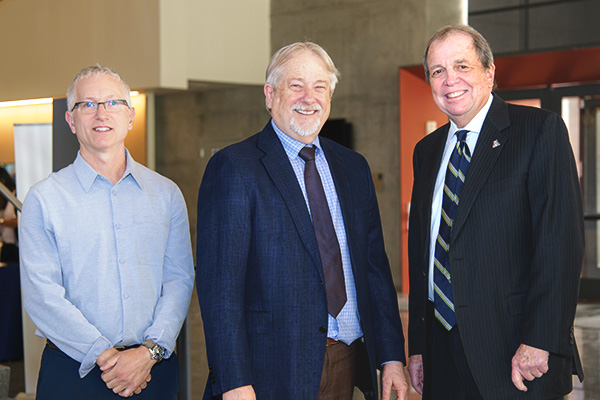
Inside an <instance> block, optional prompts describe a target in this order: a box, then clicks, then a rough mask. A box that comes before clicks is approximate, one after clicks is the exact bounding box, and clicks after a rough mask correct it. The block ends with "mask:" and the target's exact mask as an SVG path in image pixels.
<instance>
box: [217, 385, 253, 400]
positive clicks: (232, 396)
mask: <svg viewBox="0 0 600 400" xmlns="http://www.w3.org/2000/svg"><path fill="white" fill-rule="evenodd" d="M223 400H256V394H254V389H253V388H252V386H249V385H248V386H241V387H239V388H235V389H232V390H230V391H228V392H225V393H223Z"/></svg>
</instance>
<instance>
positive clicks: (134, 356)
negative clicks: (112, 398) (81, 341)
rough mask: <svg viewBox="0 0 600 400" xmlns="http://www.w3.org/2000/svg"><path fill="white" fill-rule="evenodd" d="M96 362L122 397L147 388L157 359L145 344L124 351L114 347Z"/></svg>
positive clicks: (113, 389)
mask: <svg viewBox="0 0 600 400" xmlns="http://www.w3.org/2000/svg"><path fill="white" fill-rule="evenodd" d="M96 364H97V365H98V367H100V370H101V371H102V380H103V381H104V383H106V386H107V387H108V388H109V389H111V390H112V391H113V392H114V393H115V394H118V395H119V396H121V397H131V396H133V395H134V394H140V393H141V392H142V390H144V389H145V388H146V386H147V385H148V382H150V379H151V378H152V377H151V375H150V371H151V370H152V367H153V366H154V364H156V360H153V359H152V357H151V356H150V352H149V351H148V349H147V348H146V347H144V346H140V347H136V348H132V349H128V350H123V351H119V350H117V349H115V348H114V347H112V348H110V349H108V350H105V351H104V352H102V354H100V356H98V359H97V360H96Z"/></svg>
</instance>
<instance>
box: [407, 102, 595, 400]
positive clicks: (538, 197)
mask: <svg viewBox="0 0 600 400" xmlns="http://www.w3.org/2000/svg"><path fill="white" fill-rule="evenodd" d="M448 129H449V124H447V125H444V126H443V127H441V128H439V129H438V130H436V131H435V132H433V133H431V134H430V135H428V136H427V137H425V138H424V139H422V140H421V141H420V142H419V143H418V144H417V145H416V147H415V151H414V157H413V167H414V186H413V192H412V200H411V213H410V219H409V264H410V273H409V275H410V295H409V353H410V354H411V355H413V354H425V355H427V351H428V349H427V347H428V346H427V339H426V337H427V336H426V334H427V333H426V330H427V329H426V326H427V323H428V322H429V319H430V318H432V316H430V315H426V314H427V313H426V304H427V298H428V273H429V243H430V240H431V238H430V224H431V204H432V198H433V191H434V185H435V180H436V177H437V174H438V170H439V168H440V162H441V158H442V152H443V149H444V146H445V142H446V138H447V134H448ZM460 197H461V198H460V203H459V206H458V209H457V213H456V217H455V221H454V228H453V231H452V234H451V238H450V243H449V244H450V250H449V260H450V270H451V275H452V294H453V297H454V305H455V312H456V318H457V325H458V327H459V333H460V338H461V340H462V343H463V347H464V350H465V355H466V358H467V361H468V363H469V366H470V369H471V372H472V373H473V377H474V379H475V382H476V383H477V386H478V388H479V390H480V393H481V394H482V396H483V397H484V398H485V399H511V400H512V399H520V398H524V399H525V398H535V399H546V398H555V397H559V396H562V395H564V394H566V393H568V392H570V390H571V386H572V379H571V373H572V366H573V365H575V366H576V367H577V370H578V373H579V374H581V364H580V360H579V356H578V353H577V347H576V344H575V339H574V336H573V320H574V317H575V308H576V305H577V297H578V291H579V275H580V272H581V266H582V262H583V247H584V232H583V212H582V201H581V193H580V187H579V181H578V176H577V171H576V166H575V161H574V157H573V153H572V150H571V146H570V143H569V137H568V134H567V129H566V127H565V125H564V123H563V121H562V119H561V118H560V117H559V116H558V115H556V114H554V113H551V112H549V111H545V110H540V109H536V108H530V107H522V106H515V105H511V104H507V103H505V102H504V101H502V100H501V99H499V98H498V97H496V96H494V100H493V102H492V105H491V108H490V110H489V112H488V114H487V117H486V119H485V121H484V123H483V127H482V129H481V132H480V135H479V139H478V142H477V147H476V148H475V152H474V154H473V157H472V159H471V164H470V166H469V170H468V172H467V176H466V180H465V183H464V186H463V189H462V192H461V196H460ZM521 343H524V344H527V345H529V346H533V347H537V348H540V349H544V350H547V351H549V352H550V359H549V371H548V373H546V374H545V375H543V377H542V378H541V379H535V380H534V381H532V382H527V381H526V386H527V387H528V392H527V393H523V392H519V391H518V390H517V389H516V388H515V387H514V385H513V383H512V381H511V375H510V374H511V359H512V357H513V355H514V354H515V352H516V350H517V348H518V347H519V345H520V344H521ZM426 359H427V357H424V360H426ZM433 362H435V360H433ZM582 378H583V376H582V375H580V379H582ZM426 379H427V378H426Z"/></svg>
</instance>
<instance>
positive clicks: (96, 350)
mask: <svg viewBox="0 0 600 400" xmlns="http://www.w3.org/2000/svg"><path fill="white" fill-rule="evenodd" d="M111 347H113V345H112V343H111V342H110V341H109V340H108V339H107V338H105V337H104V336H101V337H99V338H98V340H96V342H95V343H94V344H93V345H92V347H91V348H90V351H88V353H87V354H86V355H85V357H83V361H81V365H80V366H79V377H81V378H83V377H85V376H86V375H87V374H88V373H89V372H90V371H91V370H92V369H94V367H95V366H96V359H97V358H98V356H99V355H100V354H102V353H103V352H104V351H105V350H108V349H110V348H111Z"/></svg>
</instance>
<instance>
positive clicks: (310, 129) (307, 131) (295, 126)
mask: <svg viewBox="0 0 600 400" xmlns="http://www.w3.org/2000/svg"><path fill="white" fill-rule="evenodd" d="M295 110H317V111H321V110H322V107H321V106H319V105H318V104H317V105H316V106H310V107H306V106H302V105H300V104H294V105H293V106H292V118H291V120H290V128H291V129H292V131H293V132H294V133H295V134H296V135H298V136H301V137H307V136H312V135H314V134H316V133H319V127H320V126H321V117H320V116H319V117H318V118H317V120H316V121H314V122H313V123H312V124H310V125H309V126H307V127H302V126H300V124H299V123H298V122H297V121H296V119H295V118H294V115H295Z"/></svg>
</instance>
